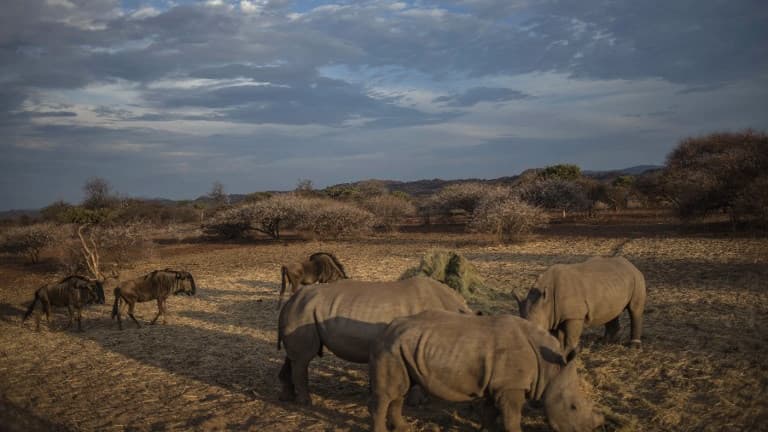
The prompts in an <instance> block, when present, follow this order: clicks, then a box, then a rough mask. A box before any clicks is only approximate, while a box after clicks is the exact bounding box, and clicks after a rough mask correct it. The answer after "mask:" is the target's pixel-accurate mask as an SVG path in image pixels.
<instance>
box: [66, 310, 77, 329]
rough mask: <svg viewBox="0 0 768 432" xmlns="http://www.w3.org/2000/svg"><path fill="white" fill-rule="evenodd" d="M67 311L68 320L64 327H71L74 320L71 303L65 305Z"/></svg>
mask: <svg viewBox="0 0 768 432" xmlns="http://www.w3.org/2000/svg"><path fill="white" fill-rule="evenodd" d="M67 312H69V322H68V323H67V327H66V328H70V327H72V322H73V321H74V320H75V311H74V310H73V309H72V305H71V304H68V305H67Z"/></svg>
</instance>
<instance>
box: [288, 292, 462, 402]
mask: <svg viewBox="0 0 768 432" xmlns="http://www.w3.org/2000/svg"><path fill="white" fill-rule="evenodd" d="M427 309H438V310H450V311H454V312H464V313H472V311H471V310H470V309H469V307H468V306H467V303H466V301H465V300H464V298H463V297H461V295H459V294H458V293H456V291H454V290H452V289H451V288H449V287H448V286H446V285H443V284H441V283H440V282H437V281H435V280H433V279H430V278H426V277H414V278H410V279H405V280H400V281H393V282H362V281H353V280H342V281H338V282H335V283H332V284H329V285H327V286H323V287H319V286H309V287H305V288H302V289H300V290H299V291H298V292H297V293H296V294H295V295H294V296H292V297H291V298H290V299H289V300H288V301H287V302H286V303H285V307H283V308H282V310H281V311H280V318H279V322H278V340H277V348H278V349H280V346H281V343H282V345H284V346H285V352H286V357H285V363H284V364H283V367H282V369H281V370H280V374H279V378H280V381H281V383H282V385H283V391H282V394H281V396H280V399H281V400H296V401H297V402H299V403H301V404H311V402H312V401H311V399H310V395H309V389H308V387H307V377H308V375H307V367H308V365H309V362H310V361H311V360H312V359H313V358H314V357H315V356H316V355H322V349H323V346H326V347H328V349H329V350H330V351H331V352H333V353H334V354H336V355H337V356H339V357H341V358H342V359H344V360H347V361H352V362H356V363H367V362H368V349H369V346H370V344H371V342H373V341H374V340H376V338H378V337H379V335H380V334H381V332H382V331H384V329H385V328H386V326H387V325H388V324H389V323H390V322H391V321H392V320H393V319H395V318H398V317H402V316H407V315H413V314H415V313H418V312H421V311H424V310H427Z"/></svg>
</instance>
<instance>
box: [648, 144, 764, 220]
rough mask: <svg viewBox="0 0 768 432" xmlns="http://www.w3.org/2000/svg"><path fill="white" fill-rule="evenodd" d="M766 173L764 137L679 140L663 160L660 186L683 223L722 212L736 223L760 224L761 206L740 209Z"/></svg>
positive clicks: (750, 198) (749, 198)
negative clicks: (745, 220) (752, 220)
mask: <svg viewBox="0 0 768 432" xmlns="http://www.w3.org/2000/svg"><path fill="white" fill-rule="evenodd" d="M766 172H768V135H766V134H765V133H758V132H754V131H751V130H747V131H744V132H739V133H715V134H710V135H706V136H703V137H696V138H688V139H685V140H683V141H682V142H681V143H680V144H679V145H678V146H677V147H676V148H675V149H674V150H673V151H672V152H671V153H670V154H669V155H668V156H667V161H666V164H665V167H664V172H663V174H662V176H661V185H660V186H661V188H662V189H663V191H664V192H665V193H666V195H667V196H668V197H669V198H670V200H672V202H673V203H674V204H675V206H676V207H677V209H678V212H679V214H680V216H681V217H683V218H688V217H693V216H700V215H704V214H707V213H710V212H713V211H726V212H728V213H729V215H730V216H731V219H732V221H733V222H737V221H739V220H740V219H742V218H744V217H753V218H755V217H757V218H759V213H760V210H759V206H758V208H752V207H751V206H745V205H740V204H739V203H747V202H749V201H750V200H752V199H753V197H752V196H750V195H752V194H754V193H755V192H754V191H755V190H757V188H756V187H753V184H755V183H760V182H762V181H763V180H761V177H762V176H764V175H765V173H766ZM755 212H757V213H755Z"/></svg>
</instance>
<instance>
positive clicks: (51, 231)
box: [0, 223, 57, 264]
mask: <svg viewBox="0 0 768 432" xmlns="http://www.w3.org/2000/svg"><path fill="white" fill-rule="evenodd" d="M56 232H57V230H56V227H55V226H54V225H52V224H48V223H44V224H36V225H29V226H23V227H12V228H9V229H7V230H6V231H5V232H4V233H3V235H2V238H1V239H0V251H2V252H5V253H8V254H11V255H23V256H25V257H27V259H28V260H29V261H30V262H31V263H33V264H34V263H36V262H38V260H39V259H40V252H42V250H43V249H44V248H46V247H48V246H50V245H52V244H53V243H54V242H55V241H56Z"/></svg>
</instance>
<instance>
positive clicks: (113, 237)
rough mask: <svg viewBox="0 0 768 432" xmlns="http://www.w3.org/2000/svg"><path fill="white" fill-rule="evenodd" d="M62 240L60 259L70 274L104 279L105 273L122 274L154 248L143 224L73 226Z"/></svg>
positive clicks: (66, 271)
mask: <svg viewBox="0 0 768 432" xmlns="http://www.w3.org/2000/svg"><path fill="white" fill-rule="evenodd" d="M68 228H69V229H68V231H69V235H68V236H67V237H66V238H65V239H62V246H63V249H64V255H63V256H62V257H61V258H60V261H61V265H62V267H63V270H64V272H65V273H67V274H88V275H90V277H93V278H96V279H102V280H103V279H104V277H105V273H109V272H111V271H112V270H116V271H119V270H121V269H123V268H125V267H126V265H127V264H128V263H129V262H130V261H132V260H135V259H137V258H144V257H146V256H148V255H149V254H150V253H151V252H152V249H153V243H152V241H151V239H150V235H149V231H148V226H147V225H146V224H143V223H141V222H131V223H124V224H111V225H80V226H77V225H71V226H69V227H68Z"/></svg>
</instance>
